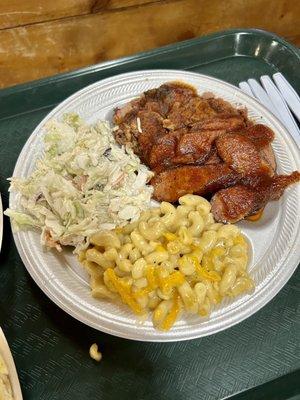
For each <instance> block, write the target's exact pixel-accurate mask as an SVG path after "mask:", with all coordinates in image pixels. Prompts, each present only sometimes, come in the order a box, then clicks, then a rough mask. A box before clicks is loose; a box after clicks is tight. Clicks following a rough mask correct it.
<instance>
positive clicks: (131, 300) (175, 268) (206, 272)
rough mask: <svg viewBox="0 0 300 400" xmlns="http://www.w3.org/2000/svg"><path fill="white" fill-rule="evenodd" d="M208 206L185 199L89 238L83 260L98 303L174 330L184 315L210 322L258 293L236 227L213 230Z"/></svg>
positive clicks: (196, 199) (192, 198)
mask: <svg viewBox="0 0 300 400" xmlns="http://www.w3.org/2000/svg"><path fill="white" fill-rule="evenodd" d="M210 211H211V205H210V203H209V202H208V201H207V200H206V199H204V198H202V197H200V196H196V195H185V196H182V197H181V198H180V199H179V206H178V207H175V206H174V205H172V204H171V203H167V202H162V203H161V204H160V206H159V207H157V208H151V209H149V210H146V211H144V212H142V213H141V216H140V218H139V219H138V220H137V221H135V222H133V223H129V224H127V225H125V226H124V227H117V228H116V229H114V230H112V231H107V232H99V233H96V234H94V235H92V236H91V238H90V243H91V244H90V246H89V248H88V249H86V250H84V251H82V252H81V253H80V254H79V260H80V261H81V262H82V264H83V265H84V267H85V268H86V270H87V271H88V273H89V274H90V286H91V290H92V296H94V297H95V298H105V299H109V300H111V301H117V300H121V301H122V302H123V303H125V304H126V305H127V306H129V307H130V309H131V310H132V311H133V312H134V313H135V314H137V315H139V316H146V315H147V314H148V313H152V321H153V325H154V326H155V327H156V328H158V329H161V330H169V329H170V328H171V327H172V325H173V324H174V323H175V321H176V320H177V318H178V317H179V315H180V314H181V312H182V311H185V312H186V313H189V314H198V315H200V316H202V317H204V316H208V315H209V314H210V312H211V310H212V308H213V306H214V305H216V304H218V303H220V302H221V301H222V299H223V298H224V297H226V296H228V297H236V296H238V295H240V294H242V293H245V292H250V291H251V290H252V289H253V288H254V283H253V280H252V279H251V278H250V277H249V275H248V272H247V264H248V244H247V241H246V240H245V238H244V237H243V235H242V234H241V232H240V230H239V228H238V227H236V226H234V225H231V224H227V225H224V224H222V223H215V221H214V219H213V216H212V214H211V212H210Z"/></svg>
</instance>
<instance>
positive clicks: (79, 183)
mask: <svg viewBox="0 0 300 400" xmlns="http://www.w3.org/2000/svg"><path fill="white" fill-rule="evenodd" d="M45 130H46V132H45V135H44V137H43V141H44V155H43V157H42V158H41V159H39V160H38V161H37V163H36V169H35V170H34V172H33V173H32V174H31V175H30V176H29V177H27V178H25V179H24V178H18V177H13V178H10V181H11V185H10V191H16V192H17V193H19V206H18V207H17V208H16V209H11V208H8V209H7V210H6V211H5V213H4V214H5V215H8V216H9V217H10V218H11V220H12V225H13V228H14V229H16V230H18V229H28V228H39V229H40V230H41V231H42V232H41V242H42V244H43V245H45V246H46V247H55V248H56V249H57V250H59V251H60V250H61V249H62V247H61V246H62V245H70V246H74V247H75V252H78V251H79V250H81V249H83V248H85V247H86V246H87V245H88V243H89V237H90V236H91V235H93V234H94V233H95V232H98V231H99V230H100V231H101V230H110V229H113V228H114V227H115V226H116V225H118V226H122V225H125V224H126V223H128V221H135V220H136V219H138V217H139V215H140V212H141V211H142V210H145V209H147V208H149V207H150V206H151V195H152V192H153V189H152V187H151V186H150V185H147V183H148V182H149V180H150V179H151V177H152V176H153V173H152V172H151V171H149V170H148V169H147V167H146V166H144V165H143V164H141V162H140V160H139V158H138V157H137V156H136V155H135V154H134V153H133V152H132V151H131V150H130V149H128V148H124V147H120V146H119V145H118V144H117V143H116V142H115V139H114V137H113V134H112V128H111V127H110V124H109V122H108V121H99V122H97V123H96V124H94V125H88V124H86V123H85V122H84V121H83V120H82V119H81V118H80V117H79V116H78V115H77V114H67V115H65V116H64V117H63V119H62V121H57V120H51V121H49V122H48V123H47V124H46V125H45Z"/></svg>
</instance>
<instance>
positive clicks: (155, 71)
mask: <svg viewBox="0 0 300 400" xmlns="http://www.w3.org/2000/svg"><path fill="white" fill-rule="evenodd" d="M162 72H164V73H166V72H167V73H171V74H180V75H181V77H180V78H179V80H180V79H183V80H184V76H182V75H185V76H186V77H188V76H191V77H194V78H196V77H197V78H205V79H209V80H210V81H214V82H217V83H219V84H222V86H223V87H224V86H228V87H229V88H231V89H234V90H235V91H236V92H238V93H242V95H243V96H244V97H245V98H246V99H250V100H251V102H252V103H253V102H254V104H255V103H256V105H257V106H258V108H261V109H263V110H264V112H265V113H267V114H271V116H272V118H273V119H274V120H275V121H276V123H277V124H279V125H280V126H281V129H283V130H284V131H285V132H286V134H287V135H288V137H289V139H290V141H291V142H292V143H293V145H292V150H293V151H295V149H296V148H297V149H298V146H297V143H296V142H295V140H294V139H293V137H292V136H291V135H289V133H288V131H287V129H286V128H285V127H284V126H283V124H282V123H281V122H280V121H279V120H278V118H277V117H276V116H275V115H274V114H272V113H271V112H270V111H269V110H267V109H266V107H264V106H263V105H262V104H260V103H259V102H258V101H257V100H256V99H253V98H252V97H250V96H248V95H247V94H245V93H244V92H243V91H241V90H240V89H239V88H238V87H236V86H234V85H232V84H230V83H228V82H226V81H223V80H221V79H217V78H214V77H211V76H209V75H205V74H198V73H195V72H190V71H184V70H174V69H149V70H139V71H133V72H128V73H123V74H118V75H114V76H112V77H109V78H106V79H103V80H100V81H97V82H94V83H92V84H90V85H88V86H86V87H84V88H82V89H80V90H79V91H77V92H75V93H73V94H72V95H71V96H68V97H67V98H66V99H65V100H64V101H62V102H61V103H59V104H58V105H57V106H56V107H54V108H53V110H51V111H50V112H49V113H48V114H47V115H46V116H45V117H44V118H43V119H42V121H41V122H40V123H39V124H38V125H37V126H36V128H35V129H34V130H33V131H32V133H31V134H30V136H29V137H28V139H27V141H26V143H25V144H24V146H23V148H22V150H21V152H20V154H19V156H18V159H17V162H16V165H15V168H14V171H13V176H15V171H16V170H17V169H18V163H19V161H20V158H21V155H22V153H23V152H24V149H25V148H26V147H27V145H29V143H30V140H31V139H32V137H33V136H34V133H36V132H38V131H39V130H40V129H41V128H42V127H43V126H44V124H45V122H46V121H47V120H49V119H50V118H51V117H52V116H53V114H56V113H57V112H59V111H60V110H61V108H63V107H64V106H65V105H66V104H69V103H70V102H71V101H72V100H75V99H76V98H77V97H78V96H80V95H81V94H88V92H89V91H90V90H93V89H94V88H95V87H98V86H99V85H104V84H107V83H108V82H111V81H114V80H119V79H122V78H123V79H126V78H129V77H132V76H136V75H140V74H143V75H147V74H150V75H151V74H159V73H162ZM145 79H147V78H145ZM173 80H174V79H173ZM9 200H10V203H11V195H10V198H9ZM299 225H300V224H298V230H299ZM13 237H14V240H15V243H16V246H17V249H18V252H19V255H20V256H21V259H22V261H23V263H24V265H25V268H26V269H27V271H28V272H29V274H30V275H31V277H32V278H33V280H34V281H35V283H36V284H37V285H38V286H39V287H40V289H41V290H42V291H43V292H44V293H45V294H46V295H47V296H48V297H49V298H50V299H51V300H52V301H53V302H54V303H55V304H56V305H58V306H59V307H60V308H61V309H63V310H64V311H65V312H67V313H68V314H69V315H71V316H72V317H74V318H76V319H77V320H79V321H80V322H82V323H84V324H86V325H88V326H91V327H93V328H95V329H97V330H99V331H102V332H105V333H109V334H112V335H114V336H118V337H122V338H126V339H131V340H137V341H144V342H173V341H183V340H191V339H195V338H199V337H204V336H208V335H212V334H215V333H218V332H221V331H223V330H225V329H228V328H230V327H232V326H234V325H236V324H238V323H240V322H242V321H243V320H245V319H247V318H248V317H250V316H252V315H253V314H254V313H256V312H257V311H259V310H260V309H261V308H262V307H264V306H265V305H266V304H267V303H268V302H270V301H271V300H272V299H273V298H274V297H275V296H276V294H277V293H278V292H279V291H280V290H281V289H282V288H283V286H284V285H285V284H286V283H287V281H288V280H289V279H290V278H291V276H292V275H293V273H294V271H295V270H296V268H297V266H298V263H299V260H300V249H299V251H298V253H299V254H295V253H293V254H291V253H289V254H288V255H287V256H286V258H285V259H284V261H283V264H285V263H287V261H288V265H289V266H290V265H291V263H292V264H293V267H292V268H291V267H289V274H286V275H285V276H284V278H282V277H281V279H280V281H279V282H277V285H276V286H273V288H272V295H271V297H270V296H269V297H266V296H264V297H263V298H261V299H257V301H256V304H255V307H253V308H252V309H251V310H248V311H247V308H248V307H245V306H243V307H242V308H243V310H242V315H241V311H239V313H238V317H237V318H232V319H231V321H228V322H227V323H223V325H222V326H221V327H220V328H218V329H216V330H215V331H214V332H208V333H206V332H205V333H200V334H199V333H195V334H191V335H189V333H188V332H187V333H186V334H185V335H184V336H183V337H182V333H181V332H179V333H178V335H181V336H180V337H177V336H175V337H174V336H171V335H170V336H166V337H162V336H160V335H157V336H156V337H152V336H153V335H152V334H150V336H146V337H139V335H138V333H137V334H136V336H133V335H132V334H131V333H129V334H126V333H124V332H123V331H122V330H121V331H120V330H118V329H117V330H115V329H112V328H107V327H105V326H104V327H103V326H101V327H99V324H97V323H96V322H93V321H91V320H87V317H84V316H82V315H81V313H80V311H79V310H78V308H77V307H73V308H71V309H70V308H69V307H68V305H66V304H65V303H64V302H63V301H62V300H60V299H59V298H58V297H57V296H55V295H54V294H53V293H52V291H51V290H49V289H48V288H47V286H46V285H45V284H44V283H43V282H42V281H41V280H40V278H39V276H38V274H37V273H36V271H34V270H33V269H32V268H29V267H28V266H27V265H28V264H29V265H30V262H29V260H28V259H27V255H26V254H25V252H24V251H23V248H22V242H21V240H20V238H19V237H18V236H17V233H16V232H14V233H13ZM299 239H300V238H299V236H298V240H297V239H296V243H297V242H299V243H300V240H299ZM293 246H294V247H295V244H293ZM299 247H300V246H299ZM296 253H297V252H296ZM295 255H296V257H295ZM293 256H294V257H293ZM291 258H292V260H290V259H291ZM27 263H28V264H27ZM274 287H275V290H274ZM247 303H248V302H247ZM244 308H245V309H244ZM100 325H101V321H100ZM137 329H138V325H137ZM170 332H172V330H171V331H170Z"/></svg>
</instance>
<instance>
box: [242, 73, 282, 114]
mask: <svg viewBox="0 0 300 400" xmlns="http://www.w3.org/2000/svg"><path fill="white" fill-rule="evenodd" d="M248 83H249V86H250V88H251V89H252V92H253V93H254V95H255V97H256V98H257V99H258V100H259V101H260V102H261V103H262V104H263V105H264V106H265V107H267V108H268V110H270V111H271V112H272V113H273V114H274V115H276V116H278V112H277V110H276V109H275V107H274V105H273V103H272V101H271V100H270V98H269V96H268V95H267V93H266V92H265V91H264V89H263V88H262V87H261V85H260V84H259V83H258V82H257V81H256V80H255V79H248Z"/></svg>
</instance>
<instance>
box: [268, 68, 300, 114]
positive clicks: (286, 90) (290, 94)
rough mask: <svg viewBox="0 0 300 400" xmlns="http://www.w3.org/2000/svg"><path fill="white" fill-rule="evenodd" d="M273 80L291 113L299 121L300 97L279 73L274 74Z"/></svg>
mask: <svg viewBox="0 0 300 400" xmlns="http://www.w3.org/2000/svg"><path fill="white" fill-rule="evenodd" d="M273 79H274V81H275V83H276V85H277V87H278V89H279V90H280V92H281V94H282V96H283V97H284V99H285V101H286V102H287V103H288V105H289V107H290V109H291V110H292V111H293V113H294V114H295V116H296V117H297V119H298V121H300V97H299V96H298V94H297V92H296V90H295V89H294V88H293V87H292V86H291V85H290V83H289V82H288V81H287V80H286V79H285V77H284V76H283V75H282V74H281V73H280V72H276V74H274V75H273Z"/></svg>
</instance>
